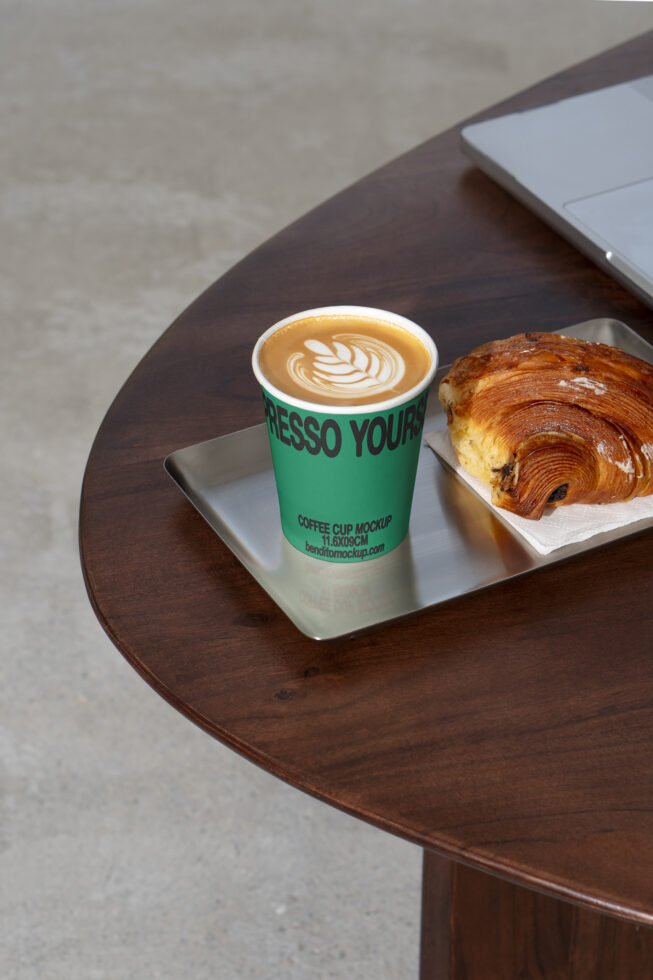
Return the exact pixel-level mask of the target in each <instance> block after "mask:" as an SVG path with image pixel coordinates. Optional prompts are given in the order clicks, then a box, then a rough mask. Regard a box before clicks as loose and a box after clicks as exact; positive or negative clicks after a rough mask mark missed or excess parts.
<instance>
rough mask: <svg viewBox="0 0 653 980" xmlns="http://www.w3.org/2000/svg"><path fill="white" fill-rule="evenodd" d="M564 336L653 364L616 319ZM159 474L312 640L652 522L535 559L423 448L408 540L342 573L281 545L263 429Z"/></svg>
mask: <svg viewBox="0 0 653 980" xmlns="http://www.w3.org/2000/svg"><path fill="white" fill-rule="evenodd" d="M560 333H565V334H569V335H570V336H575V337H580V338H583V339H586V340H594V341H600V342H602V343H606V344H612V345H613V346H616V347H622V348H624V350H627V351H629V352H630V353H632V354H635V355H636V356H637V357H641V358H643V359H644V360H647V361H650V362H651V363H653V347H651V345H650V344H648V343H646V341H644V340H642V338H641V337H639V336H638V335H637V334H636V333H634V332H633V331H632V330H631V329H630V328H629V327H627V326H626V325H625V324H623V323H620V322H618V321H616V320H609V319H601V320H589V321H586V322H585V323H581V324H577V325H575V326H573V327H569V328H567V329H565V330H561V331H560ZM446 370H447V369H446V367H443V368H441V369H440V370H439V371H438V374H437V375H436V377H435V381H434V383H433V386H432V389H431V396H430V398H429V405H428V409H427V416H426V421H425V425H424V431H425V432H429V431H431V430H433V429H436V428H438V427H440V426H442V427H444V426H445V425H446V420H445V417H444V413H443V411H442V409H441V407H440V403H439V402H438V399H437V387H438V384H439V381H440V379H441V378H442V377H443V376H444V374H445V372H446ZM164 465H165V468H166V470H167V472H168V473H169V475H170V476H171V477H172V479H173V480H174V481H175V483H176V484H177V485H178V487H179V488H180V489H181V491H182V492H183V493H184V494H185V495H186V497H188V499H189V500H190V502H191V503H192V504H193V505H194V506H195V507H196V508H197V510H198V511H199V512H200V514H202V516H203V517H204V518H205V519H206V520H207V521H208V523H209V524H210V525H211V527H212V528H213V529H214V530H215V531H216V532H217V534H218V535H219V536H220V537H221V538H222V540H223V541H224V542H225V544H226V545H227V546H228V547H229V548H230V549H231V550H232V551H233V553H234V554H235V555H236V556H237V557H238V558H239V559H240V561H241V562H242V563H243V565H244V566H245V567H246V568H247V569H248V571H249V572H250V573H251V574H252V575H253V576H254V578H255V579H256V581H257V582H259V584H260V585H261V586H262V587H263V588H264V589H265V590H266V591H267V592H268V593H269V595H270V596H271V597H272V598H273V599H274V601H275V602H276V603H277V605H278V606H279V607H280V608H281V609H282V610H283V611H284V612H285V613H286V615H287V616H288V617H289V618H290V619H291V620H292V622H293V623H294V624H295V625H296V626H297V627H298V629H300V630H301V631H302V632H303V633H305V634H306V635H307V636H310V637H312V638H313V639H316V640H326V639H333V638H335V637H338V636H346V635H349V634H352V633H356V632H358V631H359V630H363V629H366V628H369V627H371V626H376V625H379V624H381V623H384V622H388V621H390V620H392V619H397V618H398V617H401V616H406V615H408V614H409V613H413V612H417V611H418V610H421V609H426V608H427V607H429V606H434V605H437V604H438V603H441V602H444V601H445V600H447V599H452V598H454V597H455V596H460V595H464V594H465V593H469V592H475V591H477V590H478V589H483V588H486V587H487V586H490V585H494V584H496V583H498V582H501V581H504V580H506V579H509V578H513V577H515V576H517V575H523V574H525V573H527V572H532V571H535V570H536V569H538V568H541V567H543V566H544V565H549V564H552V563H553V562H558V561H561V560H563V559H565V558H568V557H570V556H571V555H575V554H578V553H580V552H584V551H589V550H591V549H593V548H596V547H598V546H600V545H602V544H605V543H606V542H608V541H613V540H615V539H617V538H621V537H626V536H628V535H631V534H636V533H639V532H641V531H642V530H643V529H644V528H646V527H649V526H651V523H652V522H651V521H650V520H646V521H640V522H639V523H637V524H631V525H629V526H628V527H626V528H622V529H619V530H616V531H609V532H607V533H605V534H601V535H598V536H597V537H595V538H592V539H591V540H590V541H586V542H582V543H581V544H576V545H570V546H568V547H567V548H561V549H560V550H558V551H556V552H554V553H553V554H551V555H547V556H542V555H539V554H538V553H537V552H536V551H534V550H533V549H532V548H531V547H530V546H529V545H528V544H526V543H525V542H524V541H523V539H522V538H521V537H518V536H517V535H516V534H515V533H514V532H513V531H512V530H511V529H510V528H509V527H507V526H506V525H505V524H504V523H503V522H502V521H501V520H500V519H499V518H497V516H496V515H495V513H494V512H493V511H491V510H490V509H489V508H488V506H487V505H486V504H484V503H483V502H482V501H481V500H479V498H478V497H477V496H476V495H475V494H474V493H473V492H472V491H471V490H469V489H468V488H467V487H466V486H465V485H464V484H463V483H462V482H461V481H460V480H459V479H458V478H457V477H455V476H454V475H453V474H452V473H451V472H450V471H449V470H448V469H447V468H445V466H444V465H443V464H442V463H441V462H440V460H439V459H438V458H437V457H436V455H435V453H434V452H433V451H432V450H431V449H430V448H429V447H428V446H426V445H423V446H422V450H421V453H420V459H419V465H418V469H417V481H416V485H415V497H414V502H413V510H412V514H411V522H410V531H409V534H408V537H407V538H406V539H405V540H404V541H403V543H402V544H401V545H400V546H399V547H398V548H396V549H395V550H394V551H392V552H390V553H389V554H388V555H384V556H383V557H381V558H375V559H373V560H371V561H366V562H361V563H360V564H350V565H338V564H331V563H330V562H323V561H319V560H317V559H315V558H310V557H309V556H308V555H305V554H302V553H301V552H299V551H297V550H296V549H295V548H293V547H292V546H291V545H290V544H288V542H287V541H286V539H285V538H284V537H283V535H282V533H281V525H280V521H279V508H278V504H277V496H276V489H275V484H274V475H273V472H272V462H271V458H270V449H269V446H268V437H267V432H266V427H265V424H261V425H256V426H253V427H252V428H250V429H243V430H241V431H240V432H234V433H232V434H230V435H227V436H221V437H219V438H217V439H211V440H209V441H208V442H203V443H199V444H198V445H195V446H189V447H188V448H186V449H180V450H177V451H176V452H173V453H171V454H170V455H169V456H168V457H167V458H166V460H165V464H164Z"/></svg>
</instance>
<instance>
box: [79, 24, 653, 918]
mask: <svg viewBox="0 0 653 980" xmlns="http://www.w3.org/2000/svg"><path fill="white" fill-rule="evenodd" d="M652 57H653V33H650V34H647V35H645V36H644V37H642V38H640V39H637V40H635V41H633V42H630V43H629V44H627V45H624V46H622V47H620V48H618V49H615V50H614V51H612V52H609V53H607V54H605V55H604V56H601V57H600V58H598V59H593V60H592V61H590V62H587V63H585V64H583V65H581V66H578V67H577V68H574V69H573V70H571V71H569V72H566V73H563V74H562V75H560V76H556V77H555V78H553V79H550V80H548V81H545V82H543V83H542V84H540V85H538V86H536V87H535V88H533V89H531V90H529V91H528V92H526V93H524V94H522V95H520V96H518V97H516V98H515V99H513V100H510V101H509V102H508V103H506V104H504V105H503V106H501V107H497V108H496V109H495V110H494V111H495V112H498V111H504V110H506V109H519V108H524V107H527V106H529V105H535V104H538V103H540V102H544V101H547V100H551V99H554V98H558V97H561V96H563V95H568V94H572V93H576V92H581V91H584V90H587V89H590V88H592V87H595V86H597V85H600V84H609V83H612V82H617V81H621V80H624V79H626V78H628V77H632V76H635V75H637V74H644V73H645V72H647V71H649V70H650V65H651V59H652ZM334 302H339V303H348V302H352V303H360V304H364V305H365V304H366V305H372V306H377V307H384V308H387V309H390V310H395V311H397V312H398V313H401V314H404V315H406V316H408V317H410V318H411V319H414V320H416V321H417V322H418V323H421V324H422V325H423V326H424V327H425V328H426V329H427V330H429V331H430V332H431V333H432V335H433V337H434V338H435V339H436V342H437V344H438V347H439V349H440V354H441V359H442V362H443V363H446V362H448V361H450V360H451V359H452V358H453V357H455V356H457V355H458V354H460V353H463V352H464V351H466V350H469V349H470V347H471V346H473V345H475V344H477V343H480V342H482V341H485V340H489V339H491V338H495V337H502V336H508V335H510V334H511V333H515V332H518V331H521V330H524V329H531V330H538V329H540V330H555V329H556V328H560V327H563V326H567V325H569V324H572V323H575V322H579V321H582V320H585V319H589V318H592V317H597V316H610V317H615V318H617V319H621V320H623V321H624V322H626V323H628V324H629V325H630V326H632V327H633V328H634V329H636V330H637V331H639V332H640V333H641V334H642V336H644V337H645V338H646V339H647V340H649V341H653V323H652V316H651V312H650V311H649V310H647V309H646V308H645V307H644V306H643V305H641V304H640V303H639V302H638V301H637V300H636V299H634V298H633V297H632V296H631V295H629V294H628V293H627V292H626V291H625V290H624V289H622V288H621V287H620V286H618V285H617V284H616V283H615V282H613V281H612V280H611V279H609V278H608V277H607V276H606V275H605V274H604V273H602V272H601V271H599V270H598V269H597V268H595V267H594V266H593V265H592V264H591V263H590V262H589V261H587V260H586V259H585V258H583V256H582V255H580V254H579V253H578V252H577V251H576V250H575V249H573V248H572V247H571V246H569V245H567V244H566V243H565V242H564V241H563V240H562V239H561V238H560V237H559V236H558V235H556V234H555V233H554V232H553V231H551V230H550V229H548V228H547V227H546V226H544V225H543V224H542V223H541V222H540V221H539V220H538V219H537V218H536V217H535V216H534V215H532V214H531V213H529V212H528V211H527V210H526V209H524V208H523V207H522V206H521V205H519V204H518V203H516V202H515V201H514V200H512V199H511V198H510V197H509V196H508V195H507V194H506V193H504V192H503V191H502V190H501V189H500V188H499V187H497V186H495V185H494V184H493V183H492V182H491V181H490V180H488V179H487V178H485V177H484V176H483V175H482V174H481V173H480V172H478V171H477V170H475V169H474V168H473V167H471V166H470V165H469V164H468V163H467V161H466V160H465V158H464V157H463V156H462V154H461V152H460V149H459V142H458V135H457V131H454V130H452V131H450V132H447V133H444V134H442V135H441V136H438V137H435V138H434V139H432V140H430V141H428V142H427V143H425V144H424V145H422V146H420V147H417V148H416V149H415V150H413V151H411V152H410V153H407V154H406V155H405V156H403V157H400V158H399V159H398V160H395V161H393V162H392V163H390V164H388V165H387V166H386V167H383V168H381V169H380V170H378V171H376V172H375V173H373V174H371V175H370V176H368V177H366V178H365V179H364V180H362V181H361V182H359V183H357V184H355V185H354V186H352V187H351V188H349V189H348V190H346V191H344V192H343V193H342V194H339V195H338V196H337V197H335V198H333V199H332V200H330V201H327V202H326V203H325V204H323V205H322V206H321V207H319V208H317V209H316V210H314V211H312V212H311V213H309V214H308V215H306V216H305V217H304V218H302V219H300V220H299V221H297V222H296V223H294V224H293V225H291V226H290V227H288V228H287V229H285V230H284V231H283V232H281V233H280V234H279V235H277V236H276V237H275V238H273V239H272V240H271V241H269V242H267V243H266V244H265V245H263V246H261V247H260V248H259V249H257V250H256V251H255V252H253V253H252V254H251V255H249V256H247V258H245V259H244V260H243V261H242V262H241V263H239V264H238V265H237V266H236V267H235V268H234V269H232V270H231V271H230V272H229V273H228V274H227V275H226V276H224V277H223V278H222V279H220V280H219V281H217V282H216V283H215V284H214V285H213V286H211V287H210V288H209V289H208V290H207V291H206V292H205V293H204V294H203V295H202V296H200V297H199V298H198V299H197V300H196V302H194V303H193V304H192V305H191V306H190V307H189V308H188V309H187V310H186V311H185V312H184V313H183V314H182V315H181V316H180V318H179V319H178V320H177V321H176V322H175V323H174V324H173V325H172V326H171V327H170V328H169V329H168V330H167V331H166V332H165V333H164V334H163V336H162V337H161V339H160V340H159V342H158V343H157V344H156V345H155V347H154V348H153V349H152V351H150V353H149V354H148V355H147V356H146V357H145V358H144V360H143V361H142V362H141V363H140V364H139V365H138V366H137V368H136V369H135V371H134V373H133V374H132V376H131V377H130V378H129V380H128V381H127V383H126V384H125V386H124V387H123V389H122V390H121V391H120V393H119V394H118V396H117V397H116V399H115V401H114V403H113V405H112V406H111V408H110V410H109V412H108V414H107V416H106V418H105V420H104V422H103V424H102V426H101V428H100V430H99V432H98V434H97V438H96V440H95V443H94V445H93V448H92V451H91V453H90V457H89V460H88V466H87V469H86V474H85V479H84V485H83V490H82V499H81V509H80V549H81V556H82V565H83V570H84V575H85V580H86V584H87V588H88V592H89V596H90V599H91V602H92V603H93V606H94V608H95V611H96V613H97V615H98V617H99V619H100V622H101V623H102V625H103V626H104V628H105V629H106V630H107V632H108V634H109V636H110V637H111V638H112V639H113V641H114V642H115V644H116V646H117V647H118V649H119V650H120V651H121V652H122V653H123V654H124V656H125V657H126V658H127V659H128V660H129V661H130V663H131V664H132V665H133V666H134V668H135V669H136V670H137V671H138V672H139V673H140V674H141V675H142V676H143V677H144V678H145V679H146V681H147V682H148V683H149V684H151V685H152V686H153V687H154V688H155V689H156V690H157V691H159V693H160V694H161V695H162V696H163V697H165V698H167V699H168V701H170V703H171V704H173V705H174V706H175V707H176V708H178V709H179V710H180V711H182V712H183V713H184V714H186V715H187V716H188V717H189V718H190V719H192V720H193V721H194V722H195V723H196V724H198V725H200V726H202V727H203V728H204V729H205V730H206V731H207V732H209V733H211V735H213V736H215V737H216V738H218V739H220V740H222V741H223V742H224V743H226V744H227V745H229V746H231V747H232V748H233V749H234V750H236V751H238V752H240V753H242V754H243V755H244V756H246V757H247V758H249V759H250V760H251V761H253V762H254V763H256V764H258V765H260V766H262V767H264V768H265V769H267V770H268V771H270V772H272V773H274V774H275V775H277V776H279V777H280V778H282V779H285V780H287V781H288V782H290V783H292V784H293V785H295V786H297V787H300V788H301V789H303V790H304V791H306V792H308V793H311V794H314V795H315V796H317V797H319V798H320V799H322V800H325V801H327V802H328V803H331V804H333V805H334V806H337V807H340V808H342V809H343V810H345V811H347V812H349V813H352V814H355V815H356V816H358V817H360V818H361V819H363V820H367V821H369V822H370V823H373V824H375V825H376V826H379V827H382V828H385V829H386V830H388V831H390V832H392V833H395V834H398V835H401V836H402V837H404V838H406V839H407V840H410V841H413V842H414V843H416V844H420V845H422V846H425V847H428V848H429V849H432V850H434V851H436V852H438V853H439V854H440V855H443V856H445V857H450V858H453V859H460V860H462V861H464V862H465V864H467V865H471V866H473V867H475V868H476V869H477V870H480V871H484V870H485V871H490V872H492V873H493V874H496V875H499V876H502V877H503V878H504V879H506V880H508V881H510V882H512V883H521V884H524V885H527V886H532V887H534V888H536V889H538V890H539V891H541V892H546V893H548V894H549V895H553V896H558V897H560V898H565V899H569V900H571V901H573V902H575V903H581V904H585V905H586V906H588V907H592V908H594V909H596V910H601V911H607V912H610V913H611V914H613V915H618V916H623V917H629V918H631V919H633V920H638V921H640V922H644V923H652V922H653V827H652V823H651V815H652V811H653V776H652V771H651V769H652V767H651V744H652V743H653V706H652V702H653V697H652V692H653V658H652V657H651V651H652V648H653V642H652V638H653V618H652V617H653V613H652V604H651V598H650V597H651V595H652V594H653V562H652V560H651V536H650V534H644V535H640V536H639V537H634V538H630V539H628V540H623V541H621V542H619V543H616V544H614V545H611V546H608V547H605V548H603V549H599V550H597V551H595V552H593V553H591V554H588V555H585V556H584V557H582V558H578V559H574V560H572V561H569V562H567V563H565V564H561V565H558V566H556V567H550V568H547V569H544V570H542V571H541V572H539V573H538V574H537V575H532V576H527V577H525V578H523V579H517V580H513V581H510V582H507V583H504V584H503V585H501V586H500V587H497V588H495V589H491V590H488V591H486V592H483V593H479V594H476V595H474V596H470V597H467V598H461V599H459V600H456V601H454V602H450V603H448V604H447V605H444V606H441V607H438V608H436V609H433V610H430V611H426V612H424V613H423V614H421V615H419V616H415V617H413V618H410V619H406V620H404V621H402V622H399V623H395V624H393V625H391V626H388V627H384V628H383V629H381V630H377V631H372V632H370V633H368V634H366V635H364V636H360V637H358V638H355V639H349V640H339V641H335V642H332V643H328V644H319V643H316V642H314V641H310V640H308V639H306V638H305V637H304V636H302V635H301V634H300V633H299V632H298V631H297V630H296V629H295V628H294V627H293V626H292V625H291V624H290V623H289V621H288V620H287V619H286V617H285V616H284V615H283V614H282V613H281V612H280V611H279V610H278V608H277V607H276V606H275V604H274V603H273V601H272V600H271V599H270V598H269V597H268V596H267V594H266V593H265V592H263V591H262V590H261V589H260V588H259V587H258V586H257V585H256V583H255V582H254V581H253V580H252V579H251V577H250V576H249V575H248V573H247V572H246V571H245V570H244V568H243V567H242V566H241V565H240V563H239V562H238V561H237V560H236V559H235V558H234V557H233V555H232V554H231V553H230V552H229V551H228V549H227V548H226V547H225V546H224V545H223V544H222V543H221V541H220V540H219V539H218V538H217V537H216V536H215V534H214V533H213V532H212V531H211V530H210V528H209V527H208V526H207V525H206V524H205V523H204V521H203V520H202V519H201V518H200V517H199V516H198V515H197V514H196V513H195V511H194V510H193V509H192V508H191V506H190V505H189V504H188V503H187V502H186V501H185V500H184V499H183V498H182V496H181V495H180V494H179V492H178V490H177V489H176V488H175V487H174V486H173V484H172V482H171V481H170V479H169V478H168V477H167V475H166V474H165V472H164V470H163V466H162V461H163V458H164V456H165V455H166V454H167V453H169V452H171V451H173V450H175V449H178V448H180V447H183V446H186V445H190V444H192V443H196V442H199V441H201V440H203V439H209V438H212V437H214V436H219V435H221V434H223V433H227V432H231V431H234V430H237V429H241V428H243V427H245V426H248V425H252V424H255V423H258V422H260V421H261V420H262V416H261V406H260V397H259V393H258V390H257V387H256V384H255V381H254V378H253V376H252V375H251V373H250V367H249V360H250V352H251V348H252V346H253V344H254V341H255V339H256V337H257V336H258V335H259V334H260V333H261V332H262V331H263V330H264V329H265V328H266V327H267V326H269V325H270V324H272V323H273V322H275V321H276V320H277V319H279V318H280V317H282V316H284V315H286V314H288V313H291V312H294V311H297V310H301V309H307V308H310V307H314V306H320V305H323V304H330V303H334Z"/></svg>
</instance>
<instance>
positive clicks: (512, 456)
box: [438, 333, 653, 520]
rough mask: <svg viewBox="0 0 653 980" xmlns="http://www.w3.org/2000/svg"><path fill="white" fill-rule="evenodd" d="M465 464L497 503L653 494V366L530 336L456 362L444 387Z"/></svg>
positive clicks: (527, 507) (518, 510) (536, 513)
mask: <svg viewBox="0 0 653 980" xmlns="http://www.w3.org/2000/svg"><path fill="white" fill-rule="evenodd" d="M438 394H439V397H440V401H441V402H442V405H443V407H444V409H445V410H446V413H447V420H448V427H449V436H450V439H451V442H452V445H453V448H454V450H455V452H456V455H457V456H458V459H459V460H460V462H461V464H462V465H463V466H464V467H465V468H466V469H467V470H468V471H469V472H470V473H472V474H473V475H474V476H476V477H478V478H479V479H481V480H482V481H483V482H484V483H486V484H488V485H489V486H490V487H491V488H492V502H493V503H494V504H496V505H497V506H498V507H502V508H504V509H505V510H509V511H511V512H512V513H515V514H520V515H521V516H522V517H527V518H530V519H532V520H539V518H540V517H541V516H542V514H543V513H544V510H545V508H546V507H547V506H553V507H559V506H561V505H566V504H573V503H579V502H582V503H585V504H605V503H612V502H614V501H618V500H630V499H631V498H633V497H638V496H644V495H646V494H650V493H653V367H652V366H651V365H650V364H647V363H646V362H645V361H642V360H640V359H639V358H637V357H633V356H631V355H630V354H627V353H626V352H625V351H622V350H620V349H618V348H616V347H610V346H608V345H607V344H599V343H590V342H588V341H584V340H576V339H573V338H571V337H563V336H561V335H560V334H550V333H524V334H518V335H517V336H514V337H509V338H508V339H507V340H498V341H493V342H491V343H487V344H484V345H483V346H481V347H478V348H477V349H476V350H474V351H472V352H471V353H470V354H467V355H466V356H465V357H461V358H458V360H456V361H455V362H454V363H453V364H452V366H451V368H450V370H449V372H448V373H447V375H446V376H445V377H444V378H443V380H442V381H441V383H440V387H439V391H438Z"/></svg>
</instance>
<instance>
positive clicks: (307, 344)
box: [286, 333, 406, 401]
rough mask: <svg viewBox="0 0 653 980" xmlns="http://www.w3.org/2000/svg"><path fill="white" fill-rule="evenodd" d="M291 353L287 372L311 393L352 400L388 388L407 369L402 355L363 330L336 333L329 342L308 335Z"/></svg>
mask: <svg viewBox="0 0 653 980" xmlns="http://www.w3.org/2000/svg"><path fill="white" fill-rule="evenodd" d="M304 348H305V350H304V351H298V352H296V353H294V354H291V355H290V357H289V358H288V362H287V364H286V370H287V371H288V375H289V377H290V378H292V379H293V380H294V381H295V382H296V383H297V384H298V385H299V386H300V387H303V388H305V389H306V391H307V392H309V393H310V394H312V395H318V396H319V395H322V396H324V395H330V396H331V397H332V398H342V399H345V400H349V401H350V400H351V398H352V397H355V396H357V395H382V394H383V393H384V392H389V391H391V390H392V389H393V388H394V387H395V386H396V385H397V384H398V383H399V382H400V381H401V379H402V378H403V376H404V374H405V373H406V365H405V362H404V359H403V357H402V356H401V354H399V353H398V351H396V350H394V349H393V348H392V347H391V346H390V345H389V344H386V343H384V342H383V341H382V340H379V339H378V338H376V337H369V336H365V335H364V334H349V333H345V334H337V335H335V336H334V338H333V342H332V343H331V344H328V343H325V342H324V341H322V340H314V339H312V338H309V339H308V340H305V341H304Z"/></svg>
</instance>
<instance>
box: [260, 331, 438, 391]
mask: <svg viewBox="0 0 653 980" xmlns="http://www.w3.org/2000/svg"><path fill="white" fill-rule="evenodd" d="M260 364H261V368H262V370H263V372H264V374H265V375H266V376H267V377H268V378H269V380H270V381H271V382H272V383H273V384H275V385H276V387H278V388H279V389H280V390H281V391H284V392H286V393H287V394H289V395H291V396H294V397H297V398H303V399H307V400H309V401H316V402H319V403H323V404H354V405H356V404H369V403H372V402H376V401H383V400H384V399H387V398H392V397H394V396H396V395H398V394H400V393H403V392H406V391H409V390H410V389H411V388H412V387H414V386H415V385H416V384H418V383H419V381H420V380H421V379H422V378H423V377H425V375H426V374H427V373H428V371H429V368H430V366H431V357H430V353H429V351H428V350H427V349H426V347H425V346H424V344H423V343H422V342H421V341H420V340H419V339H418V338H417V337H415V336H414V335H413V334H411V333H410V332H409V331H408V330H405V329H404V328H402V327H400V326H398V325H396V324H394V323H392V322H388V321H383V320H377V319H375V318H372V317H365V316H352V315H349V316H347V315H342V314H328V315H322V316H312V317H306V318H304V319H300V320H295V321H292V322H291V323H289V324H287V325H285V326H282V327H281V328H280V329H279V330H278V331H277V332H275V333H273V334H272V335H271V336H270V337H269V338H268V339H267V340H266V341H265V343H264V344H263V346H262V348H261V352H260Z"/></svg>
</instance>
